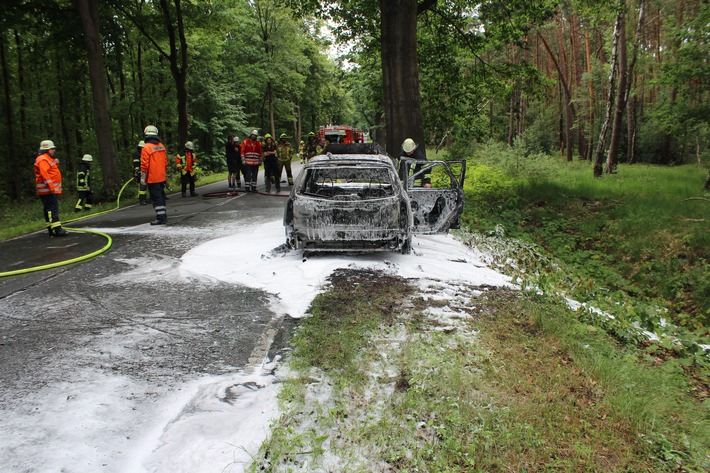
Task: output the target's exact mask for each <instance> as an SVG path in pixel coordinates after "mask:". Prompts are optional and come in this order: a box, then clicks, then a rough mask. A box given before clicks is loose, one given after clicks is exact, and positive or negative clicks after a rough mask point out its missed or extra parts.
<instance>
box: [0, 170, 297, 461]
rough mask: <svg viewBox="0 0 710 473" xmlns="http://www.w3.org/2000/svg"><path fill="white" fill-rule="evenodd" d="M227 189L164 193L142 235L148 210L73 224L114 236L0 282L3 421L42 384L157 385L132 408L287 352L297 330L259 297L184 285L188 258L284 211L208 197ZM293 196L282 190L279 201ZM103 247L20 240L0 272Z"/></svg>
mask: <svg viewBox="0 0 710 473" xmlns="http://www.w3.org/2000/svg"><path fill="white" fill-rule="evenodd" d="M296 167H297V168H298V167H299V166H296ZM296 172H297V171H296ZM259 181H260V182H262V181H263V179H262V177H261V176H260V177H259ZM225 190H226V182H223V183H218V184H211V185H208V186H204V187H200V188H198V192H199V193H200V194H201V195H200V196H199V197H192V198H182V197H180V194H179V193H178V194H172V195H170V196H169V197H170V198H169V200H168V202H167V207H168V216H169V217H168V218H169V220H168V225H166V226H155V227H151V226H150V225H148V222H150V221H151V220H153V219H154V215H155V214H154V211H153V209H152V206H150V205H147V206H137V205H135V206H131V207H127V208H123V209H120V210H117V211H114V212H111V213H108V214H104V215H101V216H96V217H91V218H87V219H84V220H81V221H77V222H74V223H73V224H70V225H67V227H75V228H81V227H84V228H93V229H98V230H101V231H105V232H106V233H109V234H110V235H111V236H112V239H113V246H112V247H111V249H110V250H109V251H108V252H106V253H104V254H102V255H100V256H98V257H96V258H94V259H92V260H89V261H86V262H81V263H76V264H72V265H69V266H63V267H60V268H56V269H49V270H44V271H38V272H32V273H28V274H23V275H17V276H7V277H3V278H0V413H2V416H3V418H6V417H8V416H12V415H15V414H17V413H18V412H20V411H22V412H25V411H28V410H29V409H31V406H28V405H27V404H28V402H27V400H28V399H32V398H33V396H36V393H37V392H39V391H40V390H41V389H42V387H43V386H48V385H56V384H57V383H63V382H64V383H71V382H72V380H73V378H74V377H75V373H77V372H78V371H80V370H83V371H86V370H92V371H98V372H102V373H108V374H110V375H112V376H114V375H115V376H122V377H128V378H131V379H135V380H138V381H139V383H138V384H139V385H141V386H154V387H155V389H153V390H151V389H150V388H147V389H146V390H145V391H144V392H136V393H133V394H132V395H134V396H135V397H136V404H138V405H139V404H140V403H141V402H147V401H149V400H150V398H151V395H152V394H151V391H155V390H159V391H161V392H166V391H169V390H170V389H171V388H172V387H174V386H176V385H178V384H179V383H181V382H183V381H185V380H190V379H195V378H196V377H199V376H203V375H219V374H223V373H228V372H234V371H239V370H246V369H248V368H249V365H250V364H258V363H260V362H261V360H262V359H263V357H264V356H265V355H267V353H269V352H271V354H272V355H273V354H274V353H276V352H278V351H279V350H280V349H281V348H282V347H283V346H285V345H286V344H287V343H288V338H289V335H288V334H289V333H290V332H291V330H292V329H293V326H294V323H293V322H292V321H290V320H283V318H281V317H279V316H277V315H276V314H274V313H272V312H271V311H270V310H269V308H268V299H267V295H266V294H264V293H262V292H260V291H258V290H253V289H249V288H246V287H239V286H234V285H227V284H219V283H215V284H209V285H204V283H200V282H198V281H190V280H186V279H185V278H181V277H179V274H178V272H177V269H176V268H177V266H178V262H179V258H180V257H181V255H183V254H184V253H185V252H186V251H188V250H190V249H191V248H194V247H195V246H197V245H199V244H201V243H203V242H206V241H208V240H210V239H213V238H216V237H219V236H227V235H228V234H229V232H230V229H232V230H233V229H234V228H236V227H235V226H238V225H250V224H255V223H256V222H259V221H263V220H265V219H270V220H273V219H277V218H280V217H281V215H282V213H283V206H284V204H285V201H286V199H285V198H283V197H278V196H273V195H262V194H241V195H238V196H225V197H218V198H207V197H204V196H203V194H205V193H210V192H221V191H225ZM261 190H263V187H262V188H261ZM288 190H289V188H288V187H287V186H286V185H283V188H282V193H283V195H284V196H285V195H286V192H288ZM37 205H38V207H37V214H38V218H39V216H40V215H41V210H40V205H39V203H38V204H37ZM105 244H106V240H105V238H102V237H100V236H96V235H92V234H87V233H79V232H72V231H71V230H70V234H69V236H67V237H66V238H51V239H50V238H49V237H48V236H47V235H46V233H45V232H40V233H36V234H32V235H27V236H23V237H20V238H16V239H13V240H11V241H6V242H2V243H0V271H11V270H16V269H20V268H27V267H31V266H35V265H38V264H47V263H51V262H55V261H58V260H62V259H69V258H75V257H76V256H78V255H81V254H86V253H90V252H92V251H95V250H96V249H98V248H101V247H103V246H104V245H105ZM244 244H245V245H248V244H249V242H248V241H245V242H244ZM225 257H228V255H225ZM234 264H235V268H239V264H240V262H239V261H234ZM274 340H276V343H274ZM153 394H154V393H153ZM5 460H7V458H6V459H5ZM7 466H8V464H6V467H7ZM0 469H3V467H0ZM6 471H15V470H13V468H12V465H10V469H9V470H6Z"/></svg>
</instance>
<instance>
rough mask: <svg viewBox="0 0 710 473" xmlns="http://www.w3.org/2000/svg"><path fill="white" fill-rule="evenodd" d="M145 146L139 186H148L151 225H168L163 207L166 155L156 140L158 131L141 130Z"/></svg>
mask: <svg viewBox="0 0 710 473" xmlns="http://www.w3.org/2000/svg"><path fill="white" fill-rule="evenodd" d="M143 135H145V138H144V139H143V141H145V145H143V149H142V150H141V184H145V185H147V186H148V193H149V194H150V199H151V200H152V201H153V209H155V220H154V221H152V222H150V224H151V225H165V224H166V223H168V210H167V208H166V207H165V189H164V184H165V174H166V171H167V169H168V153H167V151H166V149H165V146H164V145H163V143H161V142H160V138H158V129H157V128H156V127H154V126H153V125H148V126H147V127H145V129H144V130H143Z"/></svg>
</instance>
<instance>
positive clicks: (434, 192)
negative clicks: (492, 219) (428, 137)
mask: <svg viewBox="0 0 710 473" xmlns="http://www.w3.org/2000/svg"><path fill="white" fill-rule="evenodd" d="M450 163H455V164H457V165H460V166H461V172H460V173H458V174H457V173H454V171H453V170H452V169H451V166H450V165H449V164H450ZM437 168H441V169H443V170H444V173H445V174H446V175H447V176H448V177H449V179H450V180H451V185H450V187H444V188H435V187H432V188H427V187H424V186H423V185H421V183H422V182H423V178H424V177H425V176H426V175H431V173H432V171H433V170H434V169H437ZM399 176H400V180H401V181H402V185H403V187H404V190H405V192H406V193H407V195H408V196H409V200H410V203H411V207H412V215H413V222H414V223H413V227H412V233H415V234H432V233H446V232H447V231H449V229H451V228H459V221H460V217H461V214H462V213H463V207H464V202H465V197H464V192H463V181H464V178H465V177H466V161H465V160H456V161H439V160H416V159H412V158H406V157H404V158H400V163H399ZM417 182H419V183H420V185H419V186H417V185H416V183H417Z"/></svg>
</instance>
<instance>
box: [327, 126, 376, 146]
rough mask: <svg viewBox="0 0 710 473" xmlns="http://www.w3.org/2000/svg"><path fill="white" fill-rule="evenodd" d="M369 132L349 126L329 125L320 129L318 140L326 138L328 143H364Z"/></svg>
mask: <svg viewBox="0 0 710 473" xmlns="http://www.w3.org/2000/svg"><path fill="white" fill-rule="evenodd" d="M366 135H367V132H365V131H363V130H357V129H355V128H353V127H351V126H347V125H328V126H322V127H320V130H318V138H319V139H320V138H325V140H326V141H327V142H328V143H345V144H348V143H364V142H365V136H366Z"/></svg>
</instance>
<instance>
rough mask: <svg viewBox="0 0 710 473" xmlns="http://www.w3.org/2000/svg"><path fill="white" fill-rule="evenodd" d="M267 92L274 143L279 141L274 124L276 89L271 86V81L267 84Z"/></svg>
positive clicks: (270, 126)
mask: <svg viewBox="0 0 710 473" xmlns="http://www.w3.org/2000/svg"><path fill="white" fill-rule="evenodd" d="M266 90H267V93H268V95H269V129H270V130H271V136H273V137H274V142H276V141H278V140H277V139H276V124H275V123H274V88H273V87H272V85H271V81H269V83H268V84H266Z"/></svg>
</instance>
